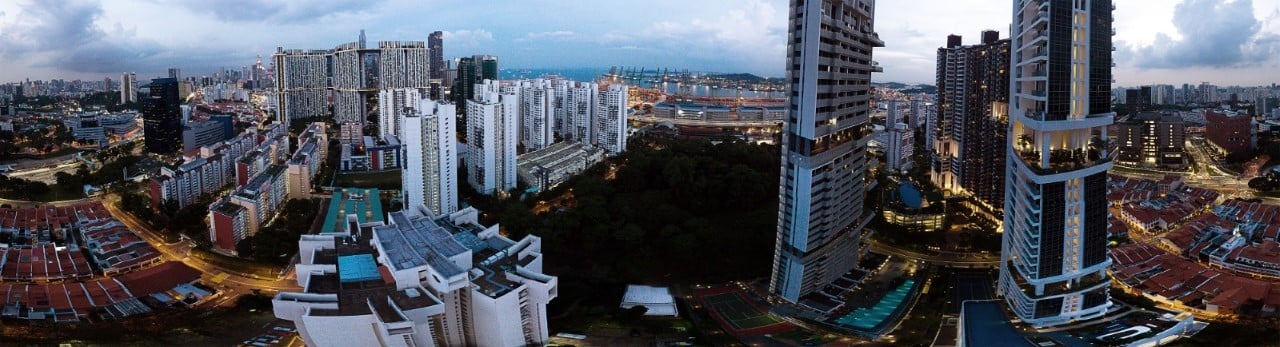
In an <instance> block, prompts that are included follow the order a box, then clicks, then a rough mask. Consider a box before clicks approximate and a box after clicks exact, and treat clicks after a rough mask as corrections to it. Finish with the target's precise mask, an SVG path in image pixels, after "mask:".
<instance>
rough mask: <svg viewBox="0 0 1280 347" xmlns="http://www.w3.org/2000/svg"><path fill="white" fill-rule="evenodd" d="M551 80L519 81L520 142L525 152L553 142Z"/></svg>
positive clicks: (544, 146) (553, 122)
mask: <svg viewBox="0 0 1280 347" xmlns="http://www.w3.org/2000/svg"><path fill="white" fill-rule="evenodd" d="M552 98H553V96H552V93H551V81H547V80H541V79H538V80H531V81H520V117H521V120H520V143H521V144H523V145H524V150H525V152H532V151H536V150H539V149H543V148H546V147H547V146H550V145H551V144H552V143H555V132H554V131H553V128H554V125H555V120H554V119H553V116H552V115H553V114H555V112H554V110H553V108H552V103H553V100H552Z"/></svg>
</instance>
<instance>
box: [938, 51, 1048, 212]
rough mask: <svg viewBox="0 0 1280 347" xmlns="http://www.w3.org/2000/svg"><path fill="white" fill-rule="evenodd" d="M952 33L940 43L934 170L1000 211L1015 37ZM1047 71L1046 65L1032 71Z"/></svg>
mask: <svg viewBox="0 0 1280 347" xmlns="http://www.w3.org/2000/svg"><path fill="white" fill-rule="evenodd" d="M961 41H962V39H961V37H960V36H958V35H950V36H948V37H947V46H946V47H943V48H938V75H937V76H938V79H937V83H938V115H937V121H936V126H935V127H932V128H930V129H927V130H928V131H931V132H934V133H935V134H934V136H932V138H933V139H934V143H933V146H932V147H933V149H934V150H933V152H932V153H930V156H931V157H930V170H929V176H930V179H931V180H932V181H933V183H934V184H935V185H937V186H938V187H939V188H941V189H943V190H944V191H946V192H948V193H950V194H967V195H970V196H972V197H973V198H974V199H976V200H977V201H979V202H981V203H982V204H983V205H986V206H987V207H989V208H991V209H992V210H994V211H997V212H998V211H1000V209H1002V208H1003V206H1004V175H1005V173H1004V171H1005V145H1006V143H1007V140H1006V139H1005V137H1006V133H1007V132H1008V129H1009V117H1008V113H1009V71H1010V69H1009V44H1010V40H1009V39H1003V40H1001V39H1000V33H999V32H996V31H983V32H982V43H981V44H977V45H971V46H964V45H962V44H961ZM1032 73H1040V74H1043V73H1044V72H1043V71H1040V72H1032Z"/></svg>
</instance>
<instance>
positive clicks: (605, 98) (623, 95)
mask: <svg viewBox="0 0 1280 347" xmlns="http://www.w3.org/2000/svg"><path fill="white" fill-rule="evenodd" d="M593 88H594V85H593ZM599 98H600V103H599V106H598V107H597V108H596V113H595V114H596V116H595V120H594V124H593V125H592V126H591V128H594V129H595V130H594V134H590V135H594V139H595V140H594V141H592V143H593V144H595V145H596V146H599V147H600V148H604V150H605V152H607V153H609V155H611V156H613V155H618V153H622V152H623V151H626V150H627V85H625V84H621V83H618V84H611V85H609V86H608V87H607V88H605V89H604V90H602V91H600V96H599ZM588 138H592V137H588Z"/></svg>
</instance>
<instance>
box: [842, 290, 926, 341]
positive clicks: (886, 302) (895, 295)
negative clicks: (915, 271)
mask: <svg viewBox="0 0 1280 347" xmlns="http://www.w3.org/2000/svg"><path fill="white" fill-rule="evenodd" d="M915 285H916V280H914V279H909V280H907V281H906V282H903V283H902V285H899V286H898V288H897V289H894V290H893V291H892V292H889V293H888V294H885V296H884V298H881V299H880V302H878V303H876V304H875V306H872V307H871V308H858V309H856V310H853V312H849V314H846V315H844V316H841V317H840V318H836V323H837V324H840V325H843V326H847V327H851V328H854V329H859V330H871V329H874V328H875V327H876V326H879V325H880V324H881V323H883V322H884V320H885V319H886V318H889V316H890V315H892V314H893V312H894V311H897V310H898V306H901V305H902V302H903V301H906V299H907V295H909V294H910V293H911V289H912V288H914V287H915Z"/></svg>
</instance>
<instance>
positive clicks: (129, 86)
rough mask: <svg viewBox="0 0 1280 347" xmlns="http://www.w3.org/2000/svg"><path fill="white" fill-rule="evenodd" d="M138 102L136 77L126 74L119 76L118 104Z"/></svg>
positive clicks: (129, 73) (130, 73) (132, 74)
mask: <svg viewBox="0 0 1280 347" xmlns="http://www.w3.org/2000/svg"><path fill="white" fill-rule="evenodd" d="M136 102H138V75H135V74H134V73H132V72H126V73H124V75H121V76H120V104H122V105H123V104H132V103H136Z"/></svg>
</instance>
